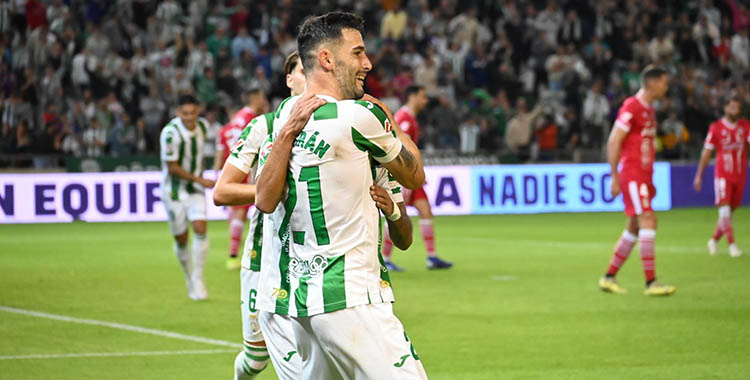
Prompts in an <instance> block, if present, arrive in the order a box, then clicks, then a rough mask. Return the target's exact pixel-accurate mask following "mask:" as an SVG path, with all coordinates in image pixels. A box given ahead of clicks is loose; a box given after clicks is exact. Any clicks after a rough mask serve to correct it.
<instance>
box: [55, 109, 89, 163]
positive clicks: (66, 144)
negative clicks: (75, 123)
mask: <svg viewBox="0 0 750 380" xmlns="http://www.w3.org/2000/svg"><path fill="white" fill-rule="evenodd" d="M57 149H58V151H60V152H61V153H63V154H65V155H66V156H73V157H81V156H83V141H82V140H81V136H80V135H78V134H77V133H75V130H74V129H73V127H72V126H71V125H70V123H69V122H68V121H67V118H66V120H65V121H64V122H63V123H62V131H61V133H60V135H59V138H58V143H57Z"/></svg>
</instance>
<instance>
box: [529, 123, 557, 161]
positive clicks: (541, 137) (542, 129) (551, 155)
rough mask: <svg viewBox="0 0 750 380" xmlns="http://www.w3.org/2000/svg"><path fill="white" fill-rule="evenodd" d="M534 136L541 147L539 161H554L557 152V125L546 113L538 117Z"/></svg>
mask: <svg viewBox="0 0 750 380" xmlns="http://www.w3.org/2000/svg"><path fill="white" fill-rule="evenodd" d="M534 123H535V128H534V137H535V138H536V142H537V145H538V147H539V155H538V157H537V159H538V160H539V161H552V160H554V159H555V155H556V154H557V125H555V123H554V122H553V121H552V119H550V118H549V116H547V115H544V116H541V117H539V118H537V119H536V121H535V122H534Z"/></svg>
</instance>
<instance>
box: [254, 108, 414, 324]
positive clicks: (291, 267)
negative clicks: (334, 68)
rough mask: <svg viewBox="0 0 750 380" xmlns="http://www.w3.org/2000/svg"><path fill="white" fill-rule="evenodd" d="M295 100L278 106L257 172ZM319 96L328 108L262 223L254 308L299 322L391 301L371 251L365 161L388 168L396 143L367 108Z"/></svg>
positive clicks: (381, 117)
mask: <svg viewBox="0 0 750 380" xmlns="http://www.w3.org/2000/svg"><path fill="white" fill-rule="evenodd" d="M298 98H299V97H292V98H289V99H287V100H285V101H284V102H283V103H282V104H281V106H279V109H278V110H277V112H276V120H275V121H274V132H273V134H272V135H271V136H270V138H269V139H267V140H266V142H265V143H264V145H263V147H261V152H262V153H261V157H260V159H259V169H258V171H259V172H260V171H262V169H263V165H264V163H265V159H266V158H267V154H268V152H269V151H270V149H269V148H271V147H272V145H273V139H274V138H275V136H276V135H277V134H278V130H279V129H280V127H281V126H283V125H284V123H286V121H287V119H288V117H289V114H290V112H291V109H292V107H293V106H294V104H295V102H296V101H297V99H298ZM321 98H324V99H326V100H327V101H328V102H329V103H326V104H325V105H323V106H321V107H320V108H318V109H317V110H316V111H315V113H314V114H313V116H312V117H311V118H310V120H309V121H308V123H307V125H306V126H305V128H304V129H303V131H302V132H300V134H299V136H298V137H297V139H296V140H295V143H294V146H293V148H292V155H291V158H290V161H289V169H288V173H287V184H286V190H285V192H286V194H285V196H284V197H283V198H282V204H280V205H279V207H278V208H277V210H276V211H275V212H274V213H272V214H269V215H267V216H266V218H265V219H264V237H263V245H264V246H263V259H262V265H261V268H262V269H261V278H260V281H259V282H260V291H259V295H258V308H260V309H261V310H265V311H268V312H274V313H277V314H285V315H291V316H297V317H305V316H311V315H315V314H320V313H327V312H333V311H336V310H341V309H345V308H348V307H353V306H357V305H363V304H369V303H381V302H392V301H393V291H392V289H391V284H390V279H389V278H388V272H387V270H385V267H384V266H383V265H382V259H381V258H380V257H379V256H380V255H379V251H378V245H379V234H380V230H381V228H380V224H379V216H378V209H377V208H376V206H375V202H374V201H373V200H372V198H370V194H369V188H370V186H371V185H372V184H373V179H374V177H375V172H374V170H373V167H372V165H371V162H370V157H372V158H374V159H375V160H377V161H378V162H390V161H391V160H393V159H394V158H396V156H398V154H399V152H400V151H401V142H400V141H399V140H398V139H397V138H396V136H395V133H393V132H392V131H391V126H390V123H389V122H388V120H387V118H386V116H385V113H383V111H381V110H380V109H379V108H378V107H376V106H375V105H374V104H372V103H370V102H366V101H354V100H343V101H336V100H335V99H333V98H330V97H326V96H321Z"/></svg>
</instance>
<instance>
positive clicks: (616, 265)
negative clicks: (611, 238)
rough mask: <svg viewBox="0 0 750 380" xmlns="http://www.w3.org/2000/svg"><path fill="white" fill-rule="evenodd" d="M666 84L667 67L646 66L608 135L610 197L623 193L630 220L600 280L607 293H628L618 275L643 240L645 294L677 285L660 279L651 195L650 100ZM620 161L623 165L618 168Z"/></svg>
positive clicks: (668, 292)
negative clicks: (639, 83)
mask: <svg viewBox="0 0 750 380" xmlns="http://www.w3.org/2000/svg"><path fill="white" fill-rule="evenodd" d="M668 87H669V78H668V75H667V72H666V71H664V69H661V68H658V67H653V66H649V67H646V69H645V70H644V71H643V73H642V74H641V90H640V91H639V92H638V93H637V94H636V95H635V96H631V97H629V98H627V99H625V102H623V104H622V107H620V110H619V112H618V114H617V120H616V121H615V125H614V127H613V128H612V132H611V133H610V135H609V141H608V142H607V158H608V160H609V165H610V166H611V167H612V184H611V187H612V189H611V190H612V196H617V195H618V194H620V192H622V195H623V197H622V199H623V201H624V202H625V215H626V216H627V224H626V228H625V231H623V233H622V236H621V237H620V240H619V241H618V242H617V245H616V246H615V252H614V257H613V258H612V261H611V263H610V265H609V269H608V270H607V273H606V274H605V275H604V277H602V279H601V280H600V281H599V287H600V288H601V289H602V290H604V291H605V292H612V293H617V294H623V293H626V292H627V291H626V290H625V288H623V287H622V286H620V285H619V284H618V283H617V281H616V280H615V275H617V272H618V271H619V270H620V267H621V266H622V264H623V263H624V262H625V260H626V259H627V258H628V256H630V251H631V250H632V249H633V246H634V245H635V242H636V240H638V243H639V244H640V249H641V261H642V263H643V272H644V274H645V277H646V290H645V294H646V295H649V296H668V295H671V294H672V293H674V292H675V287H674V286H671V285H664V284H661V283H660V282H658V281H656V274H655V267H654V238H655V237H656V214H655V213H654V210H653V209H652V208H651V200H652V199H653V198H654V195H656V188H655V187H654V185H653V174H654V157H655V138H656V118H655V117H654V109H653V108H652V105H651V104H652V103H653V101H654V100H656V99H660V98H662V97H663V96H664V94H666V92H667V89H668ZM618 164H619V165H620V166H621V167H620V170H619V171H618V169H617V166H618Z"/></svg>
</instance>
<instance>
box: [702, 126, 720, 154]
mask: <svg viewBox="0 0 750 380" xmlns="http://www.w3.org/2000/svg"><path fill="white" fill-rule="evenodd" d="M716 140H717V133H716V124H711V127H709V128H708V134H707V135H706V141H705V142H704V143H703V149H706V150H714V149H716V144H717V141H716Z"/></svg>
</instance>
